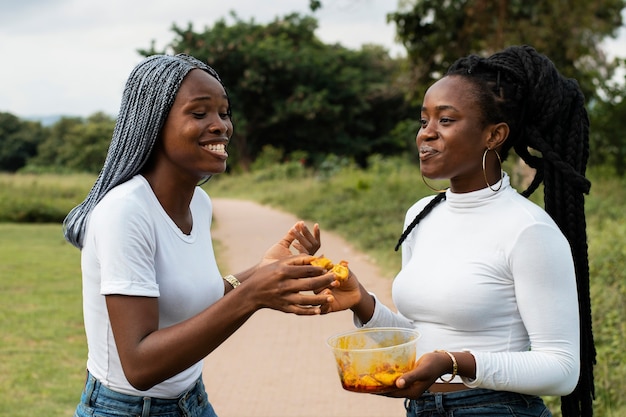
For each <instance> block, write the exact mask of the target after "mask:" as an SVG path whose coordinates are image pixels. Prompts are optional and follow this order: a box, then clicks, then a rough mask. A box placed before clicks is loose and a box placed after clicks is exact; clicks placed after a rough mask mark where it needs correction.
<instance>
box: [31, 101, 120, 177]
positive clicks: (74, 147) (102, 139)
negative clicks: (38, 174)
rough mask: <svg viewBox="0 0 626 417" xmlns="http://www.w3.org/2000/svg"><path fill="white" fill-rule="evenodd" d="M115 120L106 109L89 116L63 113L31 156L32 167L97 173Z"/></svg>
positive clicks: (102, 161) (104, 155)
mask: <svg viewBox="0 0 626 417" xmlns="http://www.w3.org/2000/svg"><path fill="white" fill-rule="evenodd" d="M114 126H115V120H114V119H113V118H111V117H110V116H108V115H106V114H104V113H100V112H99V113H94V114H93V115H91V116H89V117H88V118H87V119H83V118H80V117H63V118H61V119H60V120H59V121H57V122H56V123H55V124H53V125H52V126H50V127H49V128H48V132H47V135H46V137H45V139H44V140H43V141H42V143H41V144H40V145H39V147H38V149H37V155H36V156H35V157H33V158H32V159H31V160H29V162H28V164H29V166H30V167H31V168H35V167H36V168H38V169H42V168H44V169H52V170H67V171H76V172H92V173H97V172H99V171H100V169H101V168H102V164H103V163H104V159H105V158H106V153H107V149H108V147H109V143H110V142H111V135H112V134H113V128H114Z"/></svg>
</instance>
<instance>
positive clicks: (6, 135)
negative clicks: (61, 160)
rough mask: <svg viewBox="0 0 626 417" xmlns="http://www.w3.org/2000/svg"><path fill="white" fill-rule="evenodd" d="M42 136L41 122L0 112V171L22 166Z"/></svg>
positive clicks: (13, 169)
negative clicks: (23, 119) (21, 118)
mask: <svg viewBox="0 0 626 417" xmlns="http://www.w3.org/2000/svg"><path fill="white" fill-rule="evenodd" d="M42 138H43V133H42V126H41V123H39V122H31V121H22V120H20V119H19V118H17V117H16V116H14V115H12V114H10V113H0V171H7V172H15V171H17V170H19V169H20V168H22V167H24V165H26V161H27V160H28V158H30V157H32V156H33V155H35V154H36V152H37V145H38V143H39V142H40V141H41V140H42Z"/></svg>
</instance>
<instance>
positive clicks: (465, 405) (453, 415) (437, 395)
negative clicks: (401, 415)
mask: <svg viewBox="0 0 626 417" xmlns="http://www.w3.org/2000/svg"><path fill="white" fill-rule="evenodd" d="M404 407H405V408H406V415H407V417H479V416H480V417H511V416H514V417H551V416H552V414H551V413H550V410H548V408H547V407H546V406H545V404H544V403H543V400H542V399H541V398H540V397H537V396H534V395H524V394H517V393H514V392H505V391H492V390H488V389H468V390H464V391H457V392H448V393H442V392H434V393H429V392H427V393H425V394H424V395H422V396H421V397H420V398H419V399H417V400H409V399H407V400H405V401H404Z"/></svg>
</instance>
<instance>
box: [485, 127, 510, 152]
mask: <svg viewBox="0 0 626 417" xmlns="http://www.w3.org/2000/svg"><path fill="white" fill-rule="evenodd" d="M489 133H490V136H489V138H488V139H487V147H488V148H489V149H498V148H500V147H501V146H502V144H503V143H504V142H505V141H506V139H507V138H508V137H509V125H508V124H506V123H504V122H501V123H497V124H494V125H492V126H491V127H490V129H489Z"/></svg>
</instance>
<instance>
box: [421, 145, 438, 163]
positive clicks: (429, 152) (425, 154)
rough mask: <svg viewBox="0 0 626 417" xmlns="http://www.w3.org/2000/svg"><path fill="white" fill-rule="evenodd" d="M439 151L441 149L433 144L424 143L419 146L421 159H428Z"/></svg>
mask: <svg viewBox="0 0 626 417" xmlns="http://www.w3.org/2000/svg"><path fill="white" fill-rule="evenodd" d="M437 153H439V151H438V150H436V149H435V148H433V147H431V146H428V145H422V146H420V147H419V156H420V159H421V160H424V159H428V158H430V157H431V156H433V155H436V154H437Z"/></svg>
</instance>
